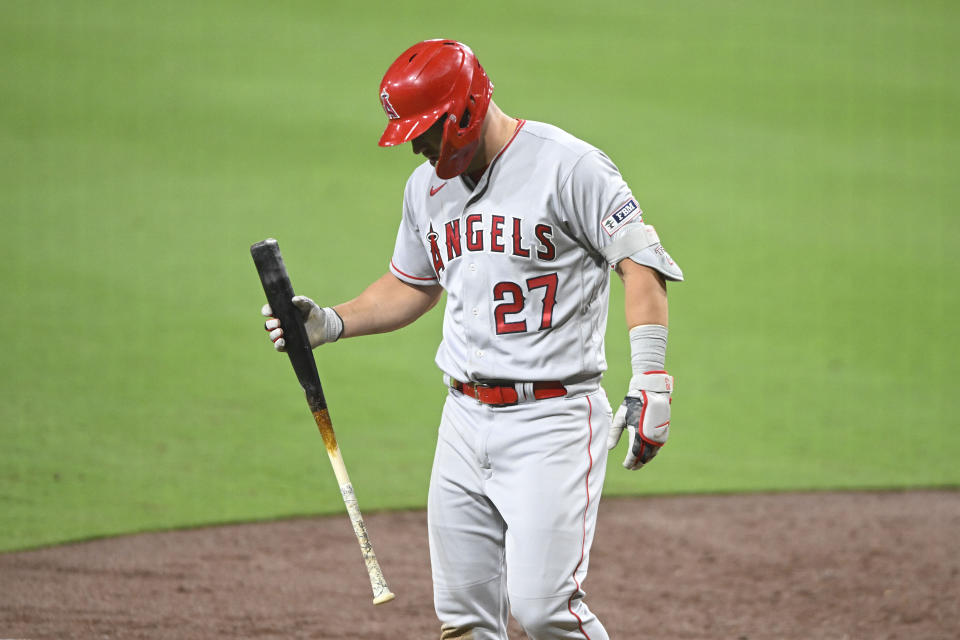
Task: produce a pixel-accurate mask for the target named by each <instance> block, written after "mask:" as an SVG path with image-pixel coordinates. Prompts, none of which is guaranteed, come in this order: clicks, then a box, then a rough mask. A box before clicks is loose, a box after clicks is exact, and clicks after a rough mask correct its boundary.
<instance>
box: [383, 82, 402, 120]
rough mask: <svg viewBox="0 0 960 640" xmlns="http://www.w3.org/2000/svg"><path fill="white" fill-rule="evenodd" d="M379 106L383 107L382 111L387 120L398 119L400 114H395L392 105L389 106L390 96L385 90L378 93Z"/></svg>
mask: <svg viewBox="0 0 960 640" xmlns="http://www.w3.org/2000/svg"><path fill="white" fill-rule="evenodd" d="M380 104H382V105H383V110H384V111H386V112H387V117H388V118H390V119H391V120H399V119H400V114H399V113H397V110H396V109H394V108H393V105H392V104H390V94H389V93H387V90H386V89H384V90H383V91H381V92H380Z"/></svg>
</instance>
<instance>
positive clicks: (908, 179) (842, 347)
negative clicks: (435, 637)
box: [0, 0, 960, 550]
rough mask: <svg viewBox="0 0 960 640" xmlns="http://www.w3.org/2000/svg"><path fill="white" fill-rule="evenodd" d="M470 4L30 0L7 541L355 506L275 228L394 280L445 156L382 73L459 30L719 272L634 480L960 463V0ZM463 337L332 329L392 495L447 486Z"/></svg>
mask: <svg viewBox="0 0 960 640" xmlns="http://www.w3.org/2000/svg"><path fill="white" fill-rule="evenodd" d="M457 13H458V12H454V11H438V10H437V8H436V5H432V4H428V3H419V4H417V3H415V4H414V5H409V4H408V5H405V9H404V11H402V12H397V11H389V12H387V11H384V10H382V9H379V8H377V9H376V10H375V11H373V15H370V14H371V11H361V10H360V7H353V6H350V5H343V4H341V3H322V2H321V3H311V2H279V3H266V4H264V3H254V2H241V3H237V2H207V3H199V4H198V3H186V2H168V3H162V4H160V5H146V4H141V3H134V4H131V3H124V2H106V1H101V0H91V1H89V2H84V3H80V4H69V3H67V4H65V3H55V2H9V1H2V2H0V14H2V15H3V19H2V20H0V167H2V171H0V215H2V220H3V227H2V233H0V251H2V252H3V260H0V287H2V292H3V296H2V299H3V301H4V305H5V313H4V316H5V318H6V323H7V329H6V331H4V332H3V333H2V334H0V336H2V337H0V340H2V345H0V371H2V372H3V385H2V387H0V438H2V440H0V443H2V444H0V550H3V549H16V548H24V547H30V546H37V545H42V544H49V543H55V542H60V541H64V540H71V539H78V538H84V537H90V536H99V535H110V534H114V533H121V532H128V531H136V530H143V529H156V528H168V527H177V526H185V525H193V524H199V523H211V522H225V521H236V520H249V519H259V518H271V517H278V516H284V515H290V514H302V513H330V512H339V511H341V510H342V503H341V499H340V495H339V492H338V490H337V487H336V482H335V480H334V478H333V474H332V472H331V471H330V469H329V464H328V463H327V461H326V454H325V451H324V449H323V447H322V443H321V442H320V439H319V436H318V435H317V434H316V433H315V430H314V428H313V427H312V420H311V417H310V415H309V412H308V410H307V408H306V405H305V403H304V402H303V400H302V394H301V393H300V391H299V389H298V387H297V385H296V382H295V379H294V377H293V374H292V372H291V371H290V367H289V365H288V364H287V362H286V361H285V359H284V358H281V357H277V356H275V355H274V354H273V353H272V352H271V351H270V349H269V347H268V346H267V344H266V341H265V338H264V335H263V332H262V329H260V321H259V320H258V315H257V308H258V307H259V305H260V304H261V303H262V297H263V295H262V291H261V290H260V289H259V284H258V281H257V278H256V274H255V272H254V269H253V265H252V262H251V260H250V258H249V254H248V247H249V245H250V244H251V243H253V242H255V241H257V240H261V239H263V238H264V237H267V236H273V237H276V238H278V239H279V240H280V243H281V246H282V248H283V251H284V256H285V259H286V262H287V265H288V266H289V268H290V271H291V275H292V277H293V281H294V284H295V285H296V286H297V289H298V290H299V291H302V292H304V293H307V294H309V295H312V296H313V297H315V298H317V299H318V300H320V301H321V302H326V303H335V302H339V301H342V300H344V299H346V298H349V297H352V296H353V295H355V294H356V293H357V292H358V291H359V289H360V288H362V287H363V286H365V285H366V284H367V283H369V282H370V281H372V280H373V279H375V278H376V277H378V276H379V275H380V274H381V273H382V272H383V271H384V269H385V268H386V265H387V262H388V260H389V256H390V253H391V251H392V247H393V237H394V233H395V230H396V225H397V223H398V221H399V204H400V197H401V194H402V189H403V185H404V182H405V180H406V177H407V175H408V173H409V171H410V170H411V169H412V168H413V166H415V164H416V160H415V159H414V157H413V156H412V155H411V154H410V153H409V150H390V151H385V150H382V149H378V148H377V147H376V138H377V136H378V135H379V132H380V130H381V128H382V126H383V114H382V111H381V109H380V105H379V102H378V100H377V98H376V87H377V84H378V82H379V79H380V76H381V74H382V73H383V70H384V69H385V68H386V66H387V64H389V62H390V61H391V60H392V59H393V57H394V56H396V55H397V54H398V53H399V52H400V51H402V50H403V48H405V47H406V46H408V45H409V44H411V43H412V42H414V41H416V40H418V39H421V38H426V37H436V36H438V35H444V36H448V37H455V38H459V39H462V40H464V41H467V42H469V43H470V44H471V45H472V46H473V48H474V49H475V51H476V52H477V53H478V55H480V57H481V60H482V61H483V62H484V65H485V67H486V68H487V71H488V72H489V73H490V75H491V76H492V78H493V79H494V81H495V82H496V85H497V90H496V98H497V101H498V103H499V104H500V105H501V106H502V107H503V108H504V109H505V110H506V111H507V112H508V113H510V114H512V115H517V116H522V117H526V118H530V119H537V120H546V121H549V122H553V123H555V124H558V125H560V126H563V127H565V128H567V129H568V130H570V131H571V132H573V133H575V134H577V135H579V136H581V137H583V138H585V139H587V140H589V141H591V142H593V143H594V144H597V145H598V146H600V147H601V148H603V149H604V150H605V151H607V153H608V154H609V155H610V156H611V157H612V158H613V159H614V160H615V162H617V164H618V166H619V167H620V168H621V170H622V171H623V173H624V175H625V176H626V177H627V179H628V181H629V182H630V183H631V185H632V186H633V189H634V191H635V193H636V195H637V197H638V199H639V201H640V202H641V206H643V208H644V210H645V212H646V216H647V219H648V220H649V221H650V222H652V223H654V224H656V226H657V229H658V231H659V232H660V234H661V237H663V238H664V241H665V244H666V246H667V247H668V249H669V250H670V251H671V253H672V254H673V256H674V258H676V259H677V261H678V262H679V263H680V264H681V266H682V267H683V268H684V271H685V273H686V276H687V282H685V283H683V284H681V285H676V286H673V287H671V339H670V348H669V353H668V365H669V367H670V369H671V370H672V371H673V373H675V374H676V376H677V380H678V383H677V385H678V389H677V392H676V394H675V401H674V405H673V406H674V425H675V426H674V431H673V434H672V436H671V442H670V445H669V447H668V448H667V449H665V450H664V452H663V454H662V455H661V456H660V457H659V458H658V459H657V461H656V462H655V463H654V464H653V465H651V467H650V468H649V469H647V470H644V471H643V472H641V473H628V472H626V471H624V470H622V469H620V468H619V467H617V466H616V465H615V464H614V465H611V467H610V472H609V474H608V482H607V489H606V490H607V492H608V494H634V493H662V492H702V491H737V490H763V489H791V488H834V487H848V488H858V487H903V486H928V485H936V486H956V485H957V484H960V471H958V468H960V467H958V465H957V464H956V462H955V461H956V458H957V456H958V454H960V430H958V429H957V426H958V419H957V417H956V416H958V415H960V401H958V394H957V393H956V392H955V390H954V385H955V384H956V382H957V381H958V380H960V365H958V362H960V348H958V338H957V334H956V331H955V329H954V328H953V327H955V325H956V320H955V319H956V318H957V317H960V300H958V295H957V283H958V282H960V277H958V276H960V262H958V255H960V222H958V217H957V213H956V209H957V207H958V204H960V197H958V196H960V193H958V191H960V188H958V186H957V180H956V178H955V175H956V167H957V166H960V162H958V161H960V157H958V156H960V153H958V151H957V149H958V142H960V140H958V134H960V123H958V115H957V114H958V113H960V84H958V83H957V82H956V76H955V72H952V71H950V69H951V68H952V62H953V61H954V60H955V59H956V57H957V53H958V49H960V47H958V46H957V45H956V44H955V43H956V42H958V41H960V38H958V36H960V8H958V7H957V6H955V5H954V4H952V3H946V2H918V3H909V4H903V3H893V2H866V1H865V0H863V1H858V2H853V1H847V2H785V3H768V2H760V1H759V0H752V1H740V2H734V1H728V2H714V3H696V2H680V3H677V2H665V1H664V2H638V3H628V2H613V1H610V0H607V1H601V2H597V3H591V4H589V5H587V4H583V3H573V2H569V3H556V2H549V3H548V2H527V3H522V4H521V5H520V6H519V7H515V6H514V5H513V4H512V3H505V2H493V3H488V4H487V5H485V8H484V11H483V12H481V13H479V14H478V13H477V12H473V11H463V12H459V13H460V14H461V15H457ZM612 288H613V291H614V293H613V297H612V301H611V304H612V309H611V314H610V317H611V320H610V326H609V331H608V344H607V355H608V360H609V362H610V364H611V369H610V372H609V375H608V376H607V379H606V383H605V386H606V388H607V390H608V392H609V394H610V396H611V400H612V401H613V402H614V403H616V402H617V401H618V398H619V396H620V395H621V394H622V393H623V390H624V388H625V385H626V381H627V378H628V375H629V371H628V367H627V363H628V354H627V344H626V336H625V330H624V326H623V318H622V311H621V309H622V305H621V296H620V289H619V284H617V283H614V285H613V287H612ZM439 326H440V312H439V309H437V310H434V311H433V312H431V313H430V314H428V316H427V317H425V318H424V319H422V320H421V321H420V322H418V323H417V324H415V325H413V326H411V327H408V328H406V329H404V330H402V331H401V332H400V333H399V334H395V335H390V336H376V337H371V338H366V339H363V340H355V341H346V342H343V343H337V344H335V345H330V346H328V347H324V348H323V349H322V350H320V351H319V352H318V359H319V365H320V369H321V373H322V376H323V380H324V386H325V389H326V391H327V395H328V397H329V399H330V404H331V412H332V416H333V419H334V424H335V426H336V427H337V433H338V436H339V438H340V442H341V446H342V449H343V452H344V457H345V458H346V460H347V464H348V467H349V469H350V472H351V476H352V478H353V480H354V484H355V485H356V487H357V491H358V497H359V500H360V504H361V506H362V507H363V508H364V510H368V511H372V510H375V509H384V508H402V507H417V506H422V505H423V503H424V501H425V495H426V484H427V478H428V474H429V471H430V462H431V459H432V452H433V443H434V432H435V429H436V424H437V421H438V419H439V409H440V405H441V403H442V398H443V389H442V387H441V385H440V375H439V373H438V372H437V370H436V368H435V367H434V366H433V362H432V360H433V354H434V351H435V348H436V342H437V340H438V333H439ZM374 380H376V381H377V383H376V384H373V385H370V386H366V383H367V382H370V381H374ZM384 381H385V382H386V383H384ZM612 455H613V457H612V458H611V462H613V463H617V462H619V460H620V459H621V458H622V455H623V448H622V446H621V448H620V449H619V450H618V451H616V452H615V453H614V454H612Z"/></svg>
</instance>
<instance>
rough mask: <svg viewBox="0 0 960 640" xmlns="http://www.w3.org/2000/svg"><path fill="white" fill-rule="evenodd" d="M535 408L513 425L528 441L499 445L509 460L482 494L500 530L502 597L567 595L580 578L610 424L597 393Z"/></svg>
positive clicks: (589, 541)
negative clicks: (503, 528)
mask: <svg viewBox="0 0 960 640" xmlns="http://www.w3.org/2000/svg"><path fill="white" fill-rule="evenodd" d="M548 402H553V403H554V404H553V405H552V407H555V408H553V409H551V408H550V407H548V406H547V403H548ZM538 404H539V403H538ZM537 409H538V411H537V412H536V413H533V414H531V415H530V416H528V417H527V419H526V421H525V424H522V425H519V427H520V428H521V429H525V430H526V431H527V432H528V433H527V434H526V435H527V436H528V437H525V438H519V439H518V440H517V441H516V442H508V443H507V444H506V445H505V446H506V447H509V448H510V449H511V450H512V451H513V454H514V458H513V459H512V460H511V461H510V463H509V464H503V465H500V466H498V465H497V464H496V462H495V463H494V466H495V469H494V474H493V479H494V480H496V482H495V484H494V486H495V487H496V488H495V489H490V493H491V496H492V497H493V499H494V501H495V504H496V505H497V507H498V508H499V509H500V511H501V513H502V515H503V518H504V520H505V522H506V524H507V535H506V539H505V551H506V556H505V557H506V563H507V580H508V588H509V591H510V594H511V596H514V595H516V596H519V597H531V598H542V597H550V596H555V595H558V594H561V593H570V592H571V590H573V589H575V588H576V586H575V585H576V583H577V582H580V581H582V579H583V577H584V576H585V575H586V569H587V565H588V563H589V550H590V545H591V544H592V542H593V535H594V530H595V527H596V518H597V507H598V504H599V501H600V494H601V491H602V488H603V479H604V475H605V473H606V461H607V455H606V454H607V451H606V436H607V430H608V427H609V424H610V420H611V412H610V405H609V403H608V402H607V399H606V395H605V394H604V393H603V391H602V390H599V391H598V392H597V393H594V394H591V395H589V396H584V397H580V398H569V399H558V400H554V401H543V404H542V405H541V406H538V407H537Z"/></svg>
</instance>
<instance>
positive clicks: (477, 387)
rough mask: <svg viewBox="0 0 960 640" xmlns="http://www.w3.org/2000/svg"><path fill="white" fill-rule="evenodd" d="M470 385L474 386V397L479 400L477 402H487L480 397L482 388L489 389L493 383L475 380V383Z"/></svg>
mask: <svg viewBox="0 0 960 640" xmlns="http://www.w3.org/2000/svg"><path fill="white" fill-rule="evenodd" d="M470 386H472V387H473V393H474V396H473V398H474V400H476V401H477V404H486V403H485V402H484V401H483V400H481V399H480V389H489V388H490V387H491V386H492V385H489V384H481V383H479V382H474V383H471V385H470Z"/></svg>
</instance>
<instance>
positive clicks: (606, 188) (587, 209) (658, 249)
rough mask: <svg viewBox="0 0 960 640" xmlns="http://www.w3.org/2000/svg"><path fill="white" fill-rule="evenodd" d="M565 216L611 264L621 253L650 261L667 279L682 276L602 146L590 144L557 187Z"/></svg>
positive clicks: (586, 240) (645, 261)
mask: <svg viewBox="0 0 960 640" xmlns="http://www.w3.org/2000/svg"><path fill="white" fill-rule="evenodd" d="M560 199H561V203H562V207H563V210H564V215H565V216H566V222H567V223H568V224H569V225H570V226H571V227H573V229H574V230H575V232H576V233H577V235H578V237H580V238H581V239H582V241H583V242H584V243H585V244H586V246H587V248H588V250H590V251H591V252H592V253H595V254H596V255H597V256H598V259H600V257H602V259H603V260H605V261H606V262H607V264H609V265H610V266H611V267H615V266H616V265H617V263H619V262H620V261H621V260H623V259H624V258H630V259H631V260H633V261H634V262H636V263H637V264H642V265H645V266H647V267H650V268H652V269H654V270H656V271H659V272H660V273H661V274H663V276H664V278H666V279H667V280H683V271H681V270H680V267H679V266H678V265H677V264H676V263H675V262H674V261H673V259H672V258H671V257H670V254H668V253H667V252H666V250H665V249H664V248H663V245H662V244H660V238H659V236H658V235H657V232H656V230H655V229H654V228H653V226H652V225H648V224H646V223H645V222H644V221H643V211H642V210H641V209H640V205H639V203H638V202H637V200H636V199H635V198H634V197H633V193H632V192H631V191H630V187H629V186H628V185H627V183H626V181H624V179H623V177H622V176H621V175H620V171H619V169H617V167H616V165H614V164H613V162H612V161H611V160H610V158H608V157H607V156H606V155H605V154H604V153H603V152H601V151H599V150H597V149H592V150H590V151H588V152H587V153H585V154H583V155H582V156H581V157H580V158H579V159H578V160H577V162H576V164H575V165H574V167H573V169H572V170H571V172H570V175H569V176H568V178H567V179H566V181H565V182H564V184H563V186H562V187H561V189H560Z"/></svg>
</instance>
